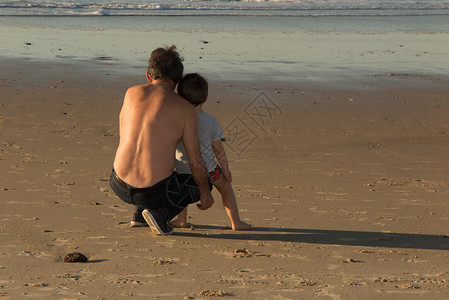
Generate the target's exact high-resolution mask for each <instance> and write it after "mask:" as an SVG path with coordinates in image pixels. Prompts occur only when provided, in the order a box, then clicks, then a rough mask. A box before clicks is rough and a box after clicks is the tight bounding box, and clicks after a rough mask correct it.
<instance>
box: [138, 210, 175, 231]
mask: <svg viewBox="0 0 449 300" xmlns="http://www.w3.org/2000/svg"><path fill="white" fill-rule="evenodd" d="M142 216H143V218H144V219H145V221H147V223H148V225H149V226H150V228H151V230H152V231H153V232H154V233H156V234H160V235H169V234H172V233H173V229H172V230H171V231H170V232H164V231H162V229H161V227H159V225H158V224H157V222H156V219H154V217H153V215H152V214H151V213H150V212H149V211H148V210H144V211H143V212H142Z"/></svg>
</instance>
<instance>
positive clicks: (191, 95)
mask: <svg viewBox="0 0 449 300" xmlns="http://www.w3.org/2000/svg"><path fill="white" fill-rule="evenodd" d="M208 90H209V85H208V83H207V81H206V79H204V77H203V76H201V75H200V74H198V73H190V74H187V75H185V76H184V77H183V78H182V79H181V81H180V82H179V84H178V95H179V96H181V97H183V98H184V99H186V100H187V101H189V102H190V103H192V104H193V105H195V106H198V105H200V104H203V103H204V102H206V99H207V93H208Z"/></svg>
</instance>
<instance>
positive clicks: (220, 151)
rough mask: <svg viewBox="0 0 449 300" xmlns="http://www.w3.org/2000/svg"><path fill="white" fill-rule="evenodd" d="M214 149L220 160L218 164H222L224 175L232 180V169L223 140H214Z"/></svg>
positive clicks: (216, 156)
mask: <svg viewBox="0 0 449 300" xmlns="http://www.w3.org/2000/svg"><path fill="white" fill-rule="evenodd" d="M212 149H213V150H214V155H215V158H216V159H217V161H218V165H220V167H221V169H222V170H223V175H224V177H225V178H226V179H227V180H228V181H229V182H232V175H231V170H230V169H229V164H228V158H227V156H226V151H225V149H224V147H223V143H222V142H221V140H216V141H213V142H212Z"/></svg>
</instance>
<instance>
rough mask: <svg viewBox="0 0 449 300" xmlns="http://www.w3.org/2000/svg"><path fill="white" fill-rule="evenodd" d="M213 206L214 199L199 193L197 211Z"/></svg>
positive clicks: (208, 194) (206, 194)
mask: <svg viewBox="0 0 449 300" xmlns="http://www.w3.org/2000/svg"><path fill="white" fill-rule="evenodd" d="M212 204H214V197H212V194H211V193H210V192H209V193H201V198H200V204H197V205H196V206H198V208H199V209H201V210H206V209H208V208H210V207H211V206H212Z"/></svg>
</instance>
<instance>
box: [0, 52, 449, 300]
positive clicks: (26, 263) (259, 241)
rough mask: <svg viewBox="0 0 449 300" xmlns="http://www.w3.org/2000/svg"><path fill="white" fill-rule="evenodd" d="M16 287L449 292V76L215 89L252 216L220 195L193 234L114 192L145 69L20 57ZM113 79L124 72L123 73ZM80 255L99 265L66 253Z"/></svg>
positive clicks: (2, 142)
mask: <svg viewBox="0 0 449 300" xmlns="http://www.w3.org/2000/svg"><path fill="white" fill-rule="evenodd" d="M0 68H1V73H0V74H1V78H0V80H1V81H0V82H1V83H0V91H1V93H2V96H1V101H0V167H1V170H2V172H0V199H1V201H0V295H2V296H5V297H6V299H8V298H11V299H17V298H21V297H24V296H25V295H26V296H32V297H39V298H42V297H47V298H50V299H61V298H66V299H118V298H123V297H131V296H133V297H135V298H142V299H143V298H146V297H148V296H151V297H152V298H156V299H157V298H159V299H205V298H208V297H211V296H216V297H219V296H229V297H230V298H232V299H248V298H250V297H251V298H256V299H311V298H318V299H320V298H322V299H362V298H367V299H444V298H448V297H449V292H448V287H449V272H448V271H447V270H448V267H449V259H448V255H449V254H448V253H449V252H448V250H449V238H448V235H449V231H448V226H447V224H448V216H449V211H448V203H447V199H448V194H449V179H448V176H447V170H448V169H449V163H448V160H447V153H449V143H448V135H449V119H448V117H447V116H448V113H449V93H448V90H447V86H448V85H447V81H445V80H444V79H438V80H437V79H436V78H431V77H426V76H412V75H413V74H409V75H408V74H396V75H394V74H390V75H389V76H388V71H385V73H384V74H383V75H382V76H380V77H373V78H372V81H370V82H368V83H367V84H366V85H365V86H364V87H363V88H360V89H355V88H354V89H350V88H347V87H345V88H337V87H336V88H333V89H331V88H329V85H326V88H323V86H320V84H319V83H317V84H315V85H305V84H293V83H281V82H266V83H262V82H243V83H235V82H225V81H220V82H218V81H213V82H211V84H210V98H209V100H208V103H207V105H206V106H205V110H206V111H208V112H210V113H211V114H213V115H215V116H216V117H217V119H218V121H219V122H220V124H221V125H222V127H223V129H224V131H225V134H226V135H227V137H228V142H227V144H226V150H227V151H228V154H229V157H230V160H231V169H232V171H233V180H234V181H233V182H234V188H235V191H236V194H237V198H238V204H239V206H240V214H241V217H242V218H243V219H244V220H245V221H247V222H249V223H251V224H252V225H253V226H254V231H252V232H233V231H232V230H229V229H227V228H228V226H229V225H230V223H229V220H228V219H227V216H226V213H225V211H224V209H223V207H222V205H221V201H220V197H219V195H218V194H216V193H215V192H214V195H215V199H216V203H215V205H214V206H213V207H212V208H211V209H210V210H208V211H199V210H198V209H196V208H191V209H190V210H189V219H188V222H189V223H190V224H191V225H192V228H188V229H176V230H175V234H174V235H172V236H168V237H158V236H153V235H152V234H151V232H150V230H149V229H148V228H130V227H129V221H130V219H131V215H132V207H130V206H129V205H127V204H125V203H123V202H121V201H120V200H119V199H118V198H117V197H116V196H115V195H114V194H113V192H112V191H111V189H110V188H109V185H108V177H109V173H110V170H111V166H112V161H113V157H114V153H115V149H116V147H117V144H118V139H119V136H118V113H119V110H120V107H121V103H122V98H123V95H124V93H125V91H126V88H127V87H128V86H130V85H132V84H141V83H144V77H143V76H137V75H136V76H124V77H120V76H119V75H116V74H113V73H108V71H107V70H106V71H104V70H102V71H98V72H96V71H93V69H90V68H88V69H86V66H85V65H82V64H76V65H73V64H66V65H56V64H51V65H50V64H46V63H43V62H42V63H35V62H31V61H25V62H18V61H14V60H8V61H4V62H3V63H2V64H1V67H0ZM107 74H110V75H107ZM70 252H80V253H82V254H84V255H86V256H87V257H88V259H89V260H88V262H87V263H66V262H63V258H64V256H65V255H66V254H67V253H70Z"/></svg>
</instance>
